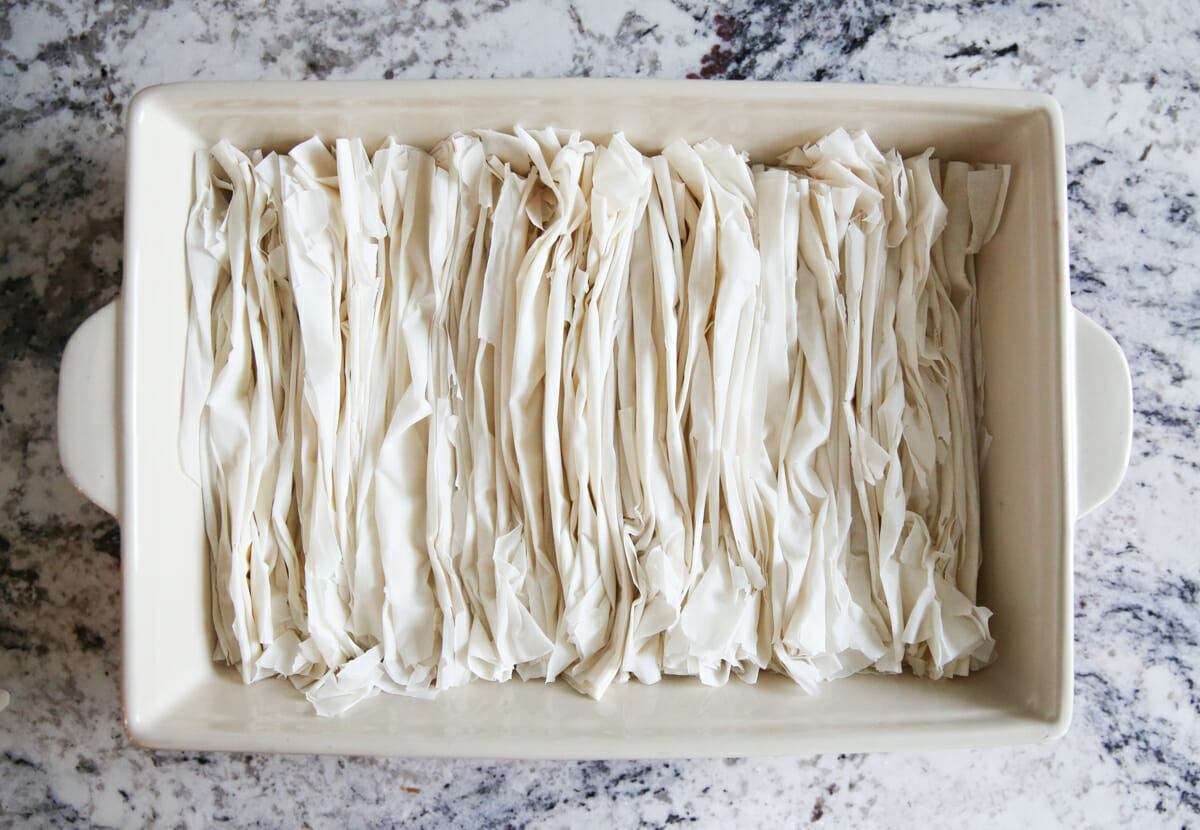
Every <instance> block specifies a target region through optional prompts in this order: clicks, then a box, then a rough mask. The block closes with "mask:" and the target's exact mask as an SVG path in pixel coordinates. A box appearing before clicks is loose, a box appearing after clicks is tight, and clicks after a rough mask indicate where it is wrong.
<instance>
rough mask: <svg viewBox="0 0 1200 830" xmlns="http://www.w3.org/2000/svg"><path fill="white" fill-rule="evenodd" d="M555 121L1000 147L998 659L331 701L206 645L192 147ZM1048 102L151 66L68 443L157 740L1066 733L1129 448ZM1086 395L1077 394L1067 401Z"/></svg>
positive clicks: (468, 748) (314, 742) (951, 152)
mask: <svg viewBox="0 0 1200 830" xmlns="http://www.w3.org/2000/svg"><path fill="white" fill-rule="evenodd" d="M517 124H520V125H523V126H526V127H534V126H545V125H556V126H564V127H571V128H575V129H579V130H582V131H583V132H584V133H585V134H586V135H587V136H589V137H592V138H600V139H603V138H605V137H607V136H609V135H610V134H611V133H613V132H614V131H618V130H620V131H623V132H624V133H625V134H626V136H627V137H628V138H629V139H630V140H631V141H632V142H633V143H634V144H635V145H636V146H638V147H639V148H640V149H642V150H643V151H647V152H649V151H654V150H656V149H658V148H660V147H662V146H663V145H664V144H665V143H666V142H667V141H669V140H670V139H672V138H674V137H676V136H682V137H684V138H686V139H689V140H700V139H703V138H707V137H710V136H711V137H715V138H717V139H719V140H721V141H726V142H730V143H732V144H734V145H735V146H737V147H739V148H743V149H745V150H747V151H749V152H750V154H751V156H752V157H753V158H754V159H755V160H764V161H765V160H771V159H773V158H774V157H775V156H776V155H778V154H779V153H780V152H782V151H784V150H786V149H788V148H790V147H793V146H795V145H797V144H802V143H804V142H807V141H810V140H813V139H816V138H818V137H820V136H821V135H823V134H824V133H827V132H828V131H830V130H832V129H834V128H835V127H845V128H848V129H857V128H862V129H866V130H867V131H868V132H869V133H870V135H871V136H872V138H873V139H874V140H875V142H876V143H877V144H878V145H879V146H880V147H882V148H889V147H897V148H898V149H900V150H901V151H902V152H904V153H906V154H908V153H917V152H920V151H922V150H924V149H925V148H926V147H928V146H934V147H936V148H937V151H938V155H939V156H941V157H943V158H953V159H963V160H967V161H987V162H1003V163H1007V164H1011V165H1012V166H1013V172H1012V182H1011V189H1010V191H1009V197H1008V203H1007V207H1006V214H1005V217H1004V220H1003V222H1002V224H1001V226H1000V229H999V232H998V233H997V235H996V237H995V238H994V239H993V240H992V242H991V243H990V244H989V245H988V247H987V248H986V249H985V250H984V251H983V253H982V254H981V255H980V257H979V261H978V264H979V273H980V278H979V291H980V301H979V306H980V310H981V318H982V328H983V344H984V349H985V353H986V358H987V365H988V371H987V380H986V396H987V398H986V400H987V403H986V407H987V408H986V423H987V426H988V429H989V430H990V431H991V433H992V434H993V435H994V442H993V444H992V447H991V452H990V456H989V459H988V462H987V464H986V466H985V468H984V470H983V474H982V484H981V486H982V509H983V543H984V549H983V557H984V558H983V570H982V575H981V581H980V601H981V603H982V604H984V605H986V606H987V607H989V608H991V609H992V610H993V611H994V613H995V616H994V617H993V619H992V625H993V632H994V635H995V638H996V641H997V644H998V645H997V648H998V659H997V660H996V662H995V664H994V665H992V666H990V667H989V668H987V669H985V670H983V671H980V672H978V673H977V674H974V675H972V676H971V677H969V678H966V679H960V680H953V681H947V682H935V681H929V680H924V679H918V678H915V677H912V676H909V675H903V676H855V677H851V678H848V679H845V680H840V681H836V682H835V683H833V684H829V685H827V686H825V687H824V689H823V690H822V691H821V693H819V694H817V695H814V696H809V695H806V694H804V693H803V692H801V691H800V690H799V689H798V688H797V687H796V686H794V685H793V684H792V683H791V681H789V680H786V679H784V678H781V677H776V676H773V675H769V676H764V677H763V678H762V679H761V680H760V682H759V683H758V685H756V686H747V685H743V684H741V683H740V682H737V681H736V680H734V681H731V682H730V683H729V684H728V685H727V686H726V687H724V688H707V687H704V686H702V685H700V684H699V683H698V682H697V681H695V680H690V679H673V680H667V681H664V682H662V683H659V684H657V685H655V686H641V685H638V684H636V683H631V684H628V685H626V686H621V687H617V688H614V689H612V690H611V691H610V692H609V693H608V695H607V696H606V697H605V698H604V699H603V700H602V701H600V702H595V701H593V700H590V699H588V698H585V697H583V696H581V695H579V694H577V693H575V692H573V691H571V690H570V689H568V688H567V687H566V686H565V685H562V684H556V685H549V686H547V685H544V684H540V683H520V682H513V683H507V684H502V685H496V684H488V683H477V684H474V685H472V686H470V687H467V688H463V689H457V690H453V691H451V692H449V693H446V694H443V695H442V696H440V697H438V698H437V699H435V700H432V701H430V700H416V699H410V698H404V697H394V696H386V695H381V696H379V697H376V698H374V699H372V700H369V701H367V702H365V703H363V704H362V705H360V706H358V707H356V708H355V709H353V710H352V711H351V712H350V713H348V714H347V715H345V716H343V717H340V718H333V719H322V718H318V717H317V716H316V715H314V714H313V712H312V711H311V709H310V707H309V705H308V703H307V702H306V701H305V700H304V698H303V696H302V695H300V694H299V693H297V692H296V691H295V690H294V689H293V688H292V687H291V686H290V685H289V684H287V683H286V682H285V681H282V680H278V679H276V680H270V681H266V682H261V683H257V684H254V685H251V686H244V685H242V683H241V682H240V680H239V679H238V677H237V675H236V674H235V673H234V672H233V671H232V670H230V669H228V668H226V667H224V666H223V665H221V664H218V663H214V662H213V661H212V652H213V642H214V638H213V634H212V630H211V626H212V624H211V621H210V618H209V588H208V578H209V571H208V566H207V563H206V556H207V553H206V543H205V535H204V529H203V523H202V512H201V498H200V493H199V490H198V489H197V487H196V485H195V484H194V483H193V482H192V481H191V480H189V479H188V478H187V477H186V476H185V475H184V473H183V471H182V469H181V467H180V463H179V455H178V451H177V448H176V447H177V444H176V441H177V428H178V422H179V415H180V388H181V378H182V371H183V359H184V335H185V330H186V325H187V274H186V271H185V267H184V248H183V237H184V224H185V220H186V217H187V211H188V207H189V204H190V201H191V198H192V178H191V175H192V174H191V170H192V154H193V153H194V152H195V151H196V150H197V149H200V148H203V147H206V146H209V145H211V144H213V143H214V142H216V141H217V140H218V139H222V138H226V139H229V140H231V141H233V142H234V143H236V144H238V145H241V146H243V147H246V148H250V147H268V148H274V149H279V150H286V149H288V148H289V147H290V146H292V145H293V144H295V143H297V142H299V141H301V140H303V139H305V138H308V137H310V136H312V135H314V134H316V135H320V136H321V137H323V138H324V139H326V140H330V141H331V140H332V139H334V138H335V137H339V136H359V137H361V138H363V139H364V140H365V141H366V142H367V144H368V147H370V146H371V145H373V144H377V143H379V142H380V141H382V140H383V139H384V138H385V137H386V136H395V137H396V138H397V139H399V140H400V141H402V142H409V143H414V144H417V145H421V146H425V147H431V146H432V145H433V144H434V143H435V142H436V141H437V140H439V139H440V138H442V137H444V136H445V135H447V134H449V133H451V132H454V131H455V130H467V129H472V128H478V127H493V128H503V129H508V128H511V127H513V126H514V125H517ZM1067 268H1068V266H1067V228H1066V177H1065V162H1064V152H1063V130H1062V123H1061V114H1060V111H1059V108H1058V106H1057V105H1056V104H1055V102H1054V101H1053V100H1052V99H1051V98H1049V97H1047V96H1044V95H1038V94H1030V93H1022V92H1005V91H988V90H975V89H941V88H916V87H879V86H866V85H830V84H819V85H818V84H792V83H749V82H690V81H593V80H553V81H527V80H519V81H517V80H514V81H419V82H378V83H377V82H364V83H326V82H321V83H311V82H305V83H205V84H176V85H168V86H160V87H153V88H150V89H147V90H144V91H142V92H141V93H139V94H138V95H137V96H136V98H135V99H134V100H133V102H132V103H131V105H130V107H129V112H128V122H127V195H126V222H125V281H124V286H123V290H122V293H121V297H120V299H119V300H118V301H117V302H116V303H115V304H113V305H111V306H109V307H106V308H104V309H102V310H101V311H99V312H97V314H96V315H94V316H93V317H92V318H91V319H89V320H88V321H87V322H86V323H85V324H84V325H83V326H81V328H80V329H79V330H78V332H77V333H76V334H75V335H74V337H73V338H72V340H71V342H70V344H69V345H68V348H67V351H66V353H65V355H64V362H63V370H62V374H61V386H60V405H59V406H60V409H59V431H60V448H61V454H62V459H63V464H64V467H65V468H66V470H67V472H68V473H69V474H70V475H71V477H72V479H73V480H74V481H75V482H76V483H77V484H78V485H79V486H80V488H81V489H82V490H83V491H84V492H85V493H86V494H87V495H88V496H89V497H90V498H92V499H93V500H94V501H96V502H97V503H98V504H100V505H101V506H103V507H105V508H106V509H107V510H109V511H110V512H112V513H114V515H117V516H119V518H120V522H121V530H122V567H123V584H124V589H123V597H122V602H123V604H124V612H123V613H124V616H123V650H124V652H123V693H124V710H125V726H126V730H127V732H128V734H129V736H130V738H131V739H132V740H133V741H134V742H135V743H136V744H139V745H142V746H146V747H159V748H172V749H226V750H239V751H277V752H318V753H356V754H379V755H410V756H471V757H517V758H545V757H552V758H584V757H586V758H609V757H669V756H730V755H755V754H794V753H808V752H822V751H830V752H858V751H865V750H879V749H926V748H931V747H962V746H984V745H991V744H1006V743H1025V742H1035V741H1041V740H1045V739H1048V738H1052V737H1055V736H1057V735H1060V734H1061V733H1062V732H1064V731H1065V730H1066V728H1067V726H1068V724H1069V722H1070V717H1071V694H1072V533H1073V526H1074V522H1075V519H1076V518H1077V517H1078V516H1079V515H1081V514H1082V513H1083V512H1086V510H1087V509H1090V508H1091V507H1092V506H1094V505H1096V504H1098V503H1099V502H1100V501H1102V500H1103V499H1104V498H1106V497H1107V496H1108V495H1109V494H1110V493H1111V492H1112V491H1113V489H1115V487H1116V485H1117V483H1118V482H1119V481H1120V478H1121V475H1122V473H1123V471H1124V468H1125V466H1126V464H1127V462H1128V453H1129V429H1130V424H1131V404H1130V400H1131V399H1130V393H1129V374H1128V368H1127V366H1126V364H1125V361H1124V357H1123V355H1122V353H1121V351H1120V349H1119V347H1118V346H1117V345H1116V343H1115V342H1114V341H1113V340H1112V338H1111V337H1109V336H1108V335H1107V334H1106V333H1104V332H1103V331H1102V330H1101V329H1100V328H1099V327H1098V326H1096V325H1095V324H1094V323H1092V322H1091V321H1090V320H1088V319H1087V318H1085V317H1083V316H1082V315H1080V314H1079V313H1078V312H1077V311H1075V310H1074V309H1073V308H1072V306H1071V304H1070V295H1069V285H1068V270H1067ZM1081 413H1086V418H1085V417H1083V416H1082V415H1081Z"/></svg>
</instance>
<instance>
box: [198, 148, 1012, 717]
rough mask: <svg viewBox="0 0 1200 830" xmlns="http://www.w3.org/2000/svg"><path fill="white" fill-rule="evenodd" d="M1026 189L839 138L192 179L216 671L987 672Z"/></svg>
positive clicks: (650, 675) (326, 701)
mask: <svg viewBox="0 0 1200 830" xmlns="http://www.w3.org/2000/svg"><path fill="white" fill-rule="evenodd" d="M1008 179H1009V169H1008V168H1007V167H1005V166H998V165H980V164H966V163H962V162H946V161H941V160H938V159H936V158H934V156H933V153H932V150H929V151H926V152H925V153H923V154H921V155H919V156H915V157H913V158H908V159H905V158H902V157H901V156H900V155H899V154H898V153H896V152H894V151H893V152H887V153H884V152H882V151H880V150H879V149H878V148H877V147H876V146H875V145H874V144H873V143H872V141H871V140H870V138H869V137H868V136H867V135H866V134H864V133H861V132H859V133H853V134H851V133H848V132H845V131H842V130H838V131H836V132H834V133H832V134H830V135H828V136H826V137H825V138H823V139H821V140H819V141H817V142H815V143H812V144H810V145H807V146H804V147H797V148H796V149H794V150H792V151H791V152H789V153H787V154H786V155H785V156H783V157H782V158H781V159H779V160H778V162H777V163H776V164H773V165H769V166H764V165H756V164H751V163H749V161H748V159H747V157H746V155H745V154H743V153H740V152H739V151H738V150H736V149H735V148H733V147H730V146H729V145H726V144H721V143H719V142H716V141H713V140H708V141H704V142H701V143H699V144H694V145H689V144H686V143H684V142H682V141H676V142H674V143H672V144H670V145H669V146H667V147H666V148H665V149H664V150H663V151H662V152H661V153H660V154H658V155H652V156H647V155H644V154H642V153H641V152H639V151H638V150H637V149H635V148H634V147H633V146H631V145H630V144H629V142H628V141H626V140H625V138H624V137H623V136H622V135H620V134H618V135H616V136H615V137H613V138H612V139H611V140H610V141H609V142H608V143H607V144H600V143H594V142H592V141H589V140H586V139H584V138H583V137H582V136H581V135H580V134H578V133H576V132H571V131H567V130H561V129H543V130H536V131H526V130H522V129H517V130H515V131H514V132H513V133H512V134H508V133H499V132H493V131H486V130H481V131H477V132H474V133H461V134H456V135H453V136H450V137H449V138H447V139H446V140H444V141H443V142H442V143H441V144H439V145H438V146H437V147H436V148H434V150H433V152H432V153H430V152H426V151H424V150H421V149H418V148H415V147H410V146H405V145H402V144H398V143H396V142H395V141H392V140H388V141H387V142H385V143H384V144H383V145H382V146H381V147H379V148H378V149H377V150H376V151H375V152H374V153H373V154H372V153H368V152H367V150H366V148H365V147H364V145H363V143H362V142H361V141H358V140H356V139H339V140H337V141H336V142H335V143H334V144H333V145H332V146H330V145H328V144H325V143H323V142H322V141H320V140H318V139H316V138H313V139H310V140H308V141H305V142H303V143H302V144H299V145H298V146H296V147H294V148H293V149H292V150H291V151H290V152H288V153H286V154H280V153H265V154H264V153H263V152H261V151H253V152H249V153H247V152H243V151H242V150H239V149H238V148H236V147H234V146H232V145H231V144H229V143H228V142H224V141H223V142H221V143H219V144H217V145H216V146H214V147H212V148H211V149H209V150H206V151H202V152H200V153H198V154H197V155H196V162H195V201H194V204H193V206H192V209H191V213H190V216H189V219H188V224H187V235H186V254H187V267H188V272H189V276H190V283H189V285H190V292H191V293H190V318H189V326H188V333H187V359H186V366H185V376H184V388H183V416H182V422H181V427H180V433H179V444H180V452H181V457H182V464H183V467H184V469H185V471H186V472H187V473H188V474H189V475H190V476H191V477H192V478H193V479H194V480H195V481H196V482H197V483H198V484H199V486H200V490H201V492H202V494H203V502H204V519H205V527H206V532H207V536H208V545H209V550H210V554H211V556H210V572H211V588H212V611H213V623H214V628H215V631H216V642H217V647H216V653H215V655H214V658H215V659H218V660H224V661H226V662H228V663H229V664H230V665H232V666H236V667H237V668H238V670H239V671H240V672H241V676H242V679H243V680H244V681H245V682H247V683H249V682H253V681H255V680H259V679H261V678H264V677H269V676H274V675H282V676H283V677H286V678H288V679H289V680H290V681H291V682H292V683H293V684H294V685H295V686H296V687H297V688H298V689H302V690H303V691H304V693H305V695H306V696H307V697H308V699H309V701H311V703H312V705H313V706H314V707H315V709H316V711H317V712H318V713H320V714H322V715H336V714H339V713H341V712H344V711H346V710H347V709H349V708H350V707H351V706H353V705H354V704H355V703H357V702H358V701H361V700H363V699H365V698H367V697H370V696H372V695H375V694H377V693H379V692H381V691H382V692H390V693H397V694H408V695H416V696H432V695H435V694H437V693H438V692H440V691H442V690H444V689H447V688H451V687H455V686H461V685H463V684H466V683H469V682H472V681H475V680H491V681H506V680H509V679H511V678H513V676H514V674H515V675H516V676H517V677H519V678H521V679H524V680H545V681H546V682H550V681H553V680H559V679H561V680H563V681H565V682H566V683H568V684H569V685H571V686H572V687H573V688H575V689H578V690H579V691H581V692H583V693H586V694H588V695H591V696H593V697H596V698H599V697H600V696H601V695H603V694H604V693H605V691H606V690H607V689H608V688H609V687H610V686H611V685H612V684H614V683H624V682H627V681H628V680H629V679H630V678H635V679H637V680H638V681H641V682H643V683H654V682H657V681H658V680H659V679H660V678H662V677H663V676H664V675H690V676H695V677H698V678H699V679H700V681H701V682H703V683H705V684H709V685H720V684H723V683H725V682H726V681H727V680H728V679H729V677H730V675H731V674H732V675H735V676H737V677H738V678H740V679H741V680H743V681H746V682H751V683H752V682H754V681H755V680H756V678H757V677H758V674H759V672H760V671H762V670H771V671H775V672H780V673H783V674H785V675H787V676H788V677H791V678H792V679H793V680H794V681H796V683H797V684H798V685H799V686H800V687H802V688H803V689H805V690H808V691H813V690H815V689H816V688H817V686H818V684H819V683H821V682H822V681H825V680H830V679H833V678H839V677H844V676H846V675H849V674H853V673H855V672H860V671H864V670H874V671H878V672H892V673H894V672H900V671H902V670H903V667H905V666H907V667H909V669H910V670H911V671H913V672H914V673H916V674H918V675H923V676H928V677H931V678H940V677H951V676H961V675H965V674H966V673H967V672H969V671H970V670H972V669H975V668H978V667H980V666H982V665H984V664H986V663H987V662H989V661H990V659H991V657H992V653H993V641H992V638H991V636H990V634H989V631H988V618H989V616H990V612H989V611H988V610H987V609H986V608H982V607H980V606H979V605H978V604H977V603H976V586H977V580H978V575H979V567H980V525H979V512H980V507H979V485H978V481H979V467H980V464H981V463H982V461H983V458H984V455H985V453H986V443H987V441H986V435H985V434H984V431H983V429H982V420H981V417H982V408H983V360H982V353H981V348H980V335H979V324H978V320H979V315H978V311H977V308H976V296H977V293H976V272H975V261H974V255H975V254H976V253H977V252H978V251H979V250H980V248H981V247H982V246H983V245H984V244H985V243H986V242H987V241H988V239H990V238H991V236H992V234H993V233H995V231H996V228H997V225H998V224H999V222H1000V216H1001V208H1002V205H1003V202H1004V198H1005V194H1006V191H1007V187H1008Z"/></svg>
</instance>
